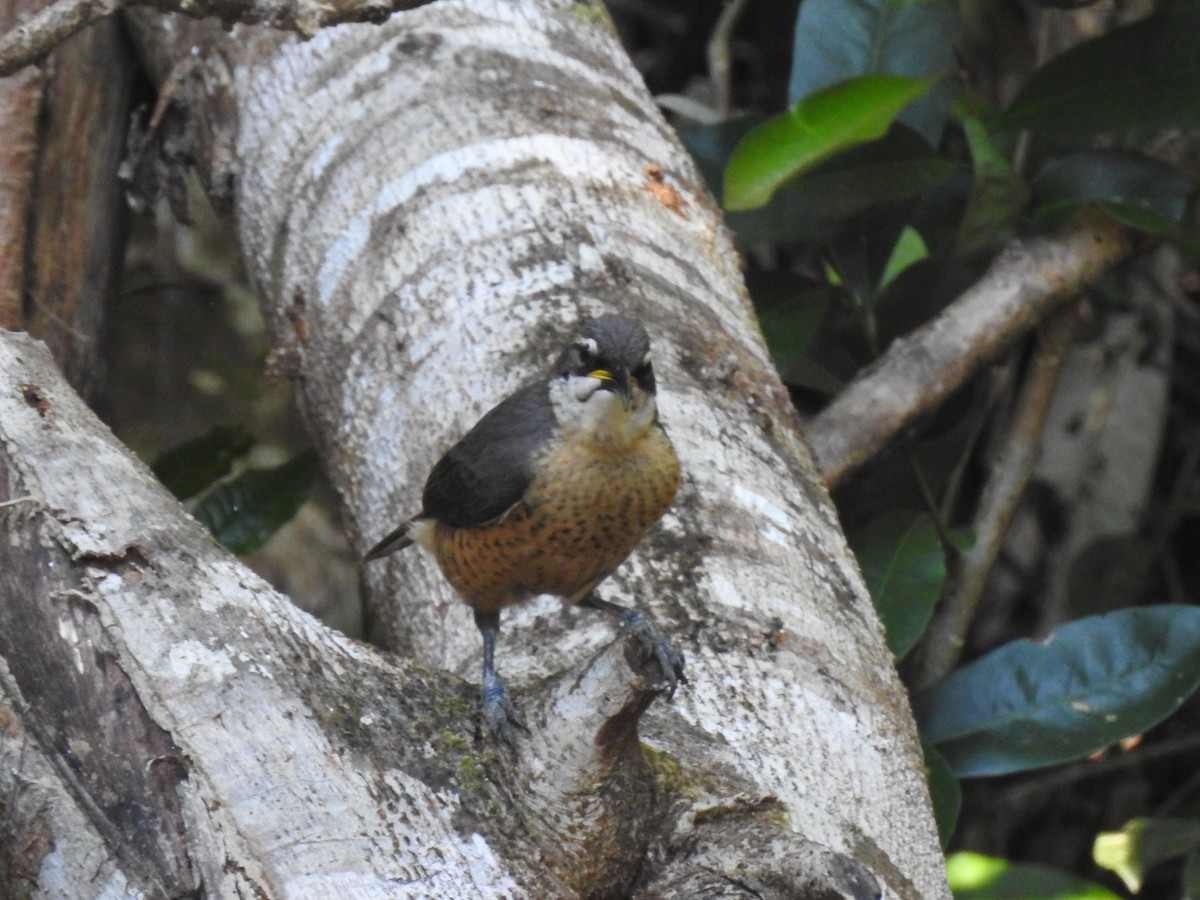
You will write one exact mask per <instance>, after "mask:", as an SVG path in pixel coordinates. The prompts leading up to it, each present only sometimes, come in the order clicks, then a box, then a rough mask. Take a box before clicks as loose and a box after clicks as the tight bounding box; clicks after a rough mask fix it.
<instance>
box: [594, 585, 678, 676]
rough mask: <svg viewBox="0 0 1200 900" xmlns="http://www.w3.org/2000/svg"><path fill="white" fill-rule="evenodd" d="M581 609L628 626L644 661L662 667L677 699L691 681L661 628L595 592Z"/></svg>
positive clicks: (634, 611)
mask: <svg viewBox="0 0 1200 900" xmlns="http://www.w3.org/2000/svg"><path fill="white" fill-rule="evenodd" d="M579 605H580V606H586V607H588V608H589V609H598V610H600V611H601V612H605V613H608V614H609V615H610V616H615V617H616V618H618V619H620V620H621V621H622V622H624V623H625V627H626V628H628V629H629V633H630V634H631V635H632V636H633V639H634V640H635V641H636V642H637V648H638V652H639V653H640V654H641V657H642V661H643V662H649V661H650V660H652V659H653V660H654V661H655V662H657V663H658V668H659V671H661V672H662V676H663V679H664V680H665V681H666V682H667V698H668V699H670V698H671V697H674V696H675V688H677V687H678V686H679V684H680V682H682V683H683V684H687V678H685V677H684V675H683V654H682V653H680V652H679V651H678V650H676V649H675V648H674V647H672V646H671V643H670V642H669V641H668V640H667V639H666V638H665V637H664V636H663V633H662V632H661V631H659V630H658V626H657V625H655V624H654V623H653V622H652V621H650V619H648V618H647V617H646V616H644V615H642V613H640V612H638V611H637V610H636V609H629V608H627V607H624V606H620V605H618V604H616V603H610V602H609V601H607V600H602V599H600V597H599V596H598V595H597V594H596V592H595V591H590V592H589V593H588V594H587V596H585V597H584V598H583V599H582V600H580V601H579Z"/></svg>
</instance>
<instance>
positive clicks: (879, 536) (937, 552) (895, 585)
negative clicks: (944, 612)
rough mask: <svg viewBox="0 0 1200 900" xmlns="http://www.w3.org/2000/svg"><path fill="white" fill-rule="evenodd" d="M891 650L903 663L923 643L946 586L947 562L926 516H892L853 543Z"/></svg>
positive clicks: (881, 518) (897, 512)
mask: <svg viewBox="0 0 1200 900" xmlns="http://www.w3.org/2000/svg"><path fill="white" fill-rule="evenodd" d="M851 546H852V547H853V548H854V553H855V555H856V556H857V557H858V564H859V566H861V567H862V571H863V578H865V579H866V582H867V589H868V590H869V591H870V592H871V600H872V601H873V602H874V604H875V611H876V612H878V613H879V618H880V620H881V621H882V622H883V628H884V631H885V632H886V633H887V642H888V649H889V650H891V651H892V655H893V656H894V657H895V658H896V659H898V660H899V659H903V658H904V656H905V655H906V654H907V653H908V651H909V650H911V649H912V648H913V646H914V645H915V644H916V643H917V641H918V640H919V639H920V637H921V634H922V633H923V632H924V631H925V626H926V625H928V624H929V618H930V616H932V615H933V607H934V605H935V604H936V603H937V600H938V597H939V596H941V593H942V585H943V583H944V582H945V581H946V556H945V553H944V552H943V550H942V544H941V541H940V540H939V539H938V533H937V528H936V527H935V526H934V524H933V520H932V519H931V518H930V517H929V514H928V513H919V512H910V511H906V510H891V511H889V512H885V513H884V514H882V515H880V516H879V517H878V518H876V519H874V520H872V521H871V523H870V524H869V525H868V526H867V529H866V531H865V532H864V533H863V534H862V535H861V537H858V538H856V539H855V540H853V541H852V542H851Z"/></svg>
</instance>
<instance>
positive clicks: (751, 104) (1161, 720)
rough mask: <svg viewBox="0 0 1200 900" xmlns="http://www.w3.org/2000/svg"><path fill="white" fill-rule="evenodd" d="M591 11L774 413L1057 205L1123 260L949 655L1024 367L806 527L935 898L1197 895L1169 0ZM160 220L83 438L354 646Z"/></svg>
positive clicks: (959, 408)
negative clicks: (662, 155)
mask: <svg viewBox="0 0 1200 900" xmlns="http://www.w3.org/2000/svg"><path fill="white" fill-rule="evenodd" d="M609 7H610V11H611V13H612V15H613V18H614V21H615V23H616V25H617V27H618V30H619V32H620V34H621V36H622V39H623V40H624V42H625V44H626V46H627V47H628V49H629V51H630V53H631V55H632V57H633V59H634V60H635V63H636V64H637V65H638V66H639V68H640V70H641V71H642V73H643V75H644V77H645V79H646V82H647V84H648V85H649V87H650V89H651V90H652V91H653V92H654V94H655V96H656V97H658V98H659V101H660V104H661V106H662V108H663V109H664V110H665V111H666V112H667V114H668V116H669V117H670V118H671V120H672V122H673V124H674V125H675V126H676V128H677V129H678V130H679V133H680V135H681V136H682V138H683V139H684V141H685V143H686V144H687V146H688V147H689V149H691V151H692V152H693V154H694V155H695V157H696V159H697V161H698V162H699V164H700V166H701V168H702V170H703V171H704V173H705V176H706V178H707V179H708V182H709V184H710V186H711V187H712V189H713V191H714V193H715V194H716V195H717V196H718V197H719V198H720V199H721V200H722V203H723V204H724V206H725V208H726V210H727V213H728V222H729V224H730V227H731V228H732V230H733V231H734V233H735V235H736V237H737V240H738V243H739V246H740V248H741V250H742V253H743V255H744V256H745V259H746V271H747V279H748V282H749V284H750V287H751V291H752V294H753V297H754V300H755V303H756V305H757V307H758V310H759V315H760V321H761V324H762V327H763V331H764V334H765V336H766V338H767V341H768V344H769V346H770V348H771V350H772V352H773V354H774V356H775V360H776V363H777V365H778V368H779V371H780V374H781V375H782V376H783V378H784V380H785V382H786V383H787V384H788V385H789V387H790V389H791V391H792V396H793V399H794V401H795V403H796V405H797V407H798V408H799V409H800V410H801V412H802V413H804V414H813V413H816V412H817V411H819V410H820V409H822V408H823V407H824V405H825V404H826V403H828V402H829V400H830V398H832V397H834V396H836V395H837V393H838V392H839V391H840V390H841V388H842V387H843V386H844V385H845V384H847V383H848V382H849V381H850V380H851V379H853V378H854V376H855V375H856V373H858V372H859V371H860V370H861V369H862V368H863V367H865V366H868V365H870V364H871V362H872V361H873V360H875V359H876V358H878V357H879V356H880V355H881V354H882V353H883V352H884V351H885V350H886V348H887V347H888V346H889V344H890V343H891V342H892V341H894V340H895V339H896V338H897V337H900V336H902V335H904V334H906V333H908V332H910V331H911V330H912V329H913V328H915V327H917V326H919V325H920V324H922V323H924V322H927V321H930V320H931V319H933V318H935V317H936V316H938V315H939V313H941V312H942V311H943V310H944V309H946V307H947V306H948V305H949V304H951V303H952V302H953V301H954V299H955V298H956V297H957V296H958V295H959V294H960V293H961V292H962V291H963V290H964V289H965V288H966V287H967V286H969V285H970V284H972V283H973V282H974V281H975V280H976V279H978V278H979V277H980V275H981V274H982V273H983V272H984V271H986V269H987V267H988V266H989V264H990V263H991V262H992V260H993V259H994V258H995V255H996V254H997V253H998V252H1000V250H1001V249H1002V248H1003V247H1004V246H1005V245H1006V244H1008V243H1009V242H1011V241H1013V240H1014V239H1019V238H1021V237H1026V236H1030V235H1037V234H1051V233H1053V232H1054V230H1055V229H1057V228H1060V227H1062V226H1063V225H1064V224H1065V223H1068V222H1070V221H1071V220H1072V218H1073V217H1075V216H1077V215H1079V214H1081V212H1083V211H1085V210H1090V211H1093V214H1094V213H1095V212H1097V211H1098V213H1099V214H1101V215H1104V216H1108V217H1111V218H1112V219H1114V220H1116V221H1118V222H1120V223H1122V224H1123V225H1125V226H1127V227H1128V228H1129V229H1131V231H1132V232H1133V233H1134V234H1135V235H1136V240H1137V246H1138V252H1137V253H1136V254H1135V256H1134V258H1133V259H1131V260H1129V261H1128V262H1127V263H1126V264H1124V265H1123V266H1121V267H1120V268H1119V269H1118V270H1116V271H1113V272H1111V273H1109V274H1107V275H1106V276H1105V277H1104V278H1103V279H1101V280H1100V281H1099V282H1098V283H1096V284H1095V285H1093V286H1092V287H1091V288H1089V290H1088V291H1087V292H1086V295H1085V296H1083V297H1081V298H1080V300H1079V301H1078V304H1077V306H1076V307H1075V309H1076V310H1077V312H1076V313H1075V315H1074V322H1073V327H1074V329H1075V338H1074V341H1073V343H1072V345H1071V348H1070V350H1069V351H1068V352H1067V355H1066V359H1065V362H1064V364H1063V367H1062V370H1061V373H1060V374H1059V376H1058V383H1057V385H1056V388H1055V393H1054V398H1053V400H1052V401H1051V403H1050V407H1049V411H1048V414H1047V417H1046V421H1045V424H1044V425H1043V427H1042V428H1041V430H1040V432H1039V433H1038V434H1035V435H1033V436H1032V437H1031V440H1033V441H1034V442H1035V443H1036V453H1037V458H1038V462H1037V463H1036V464H1035V466H1034V469H1033V474H1032V478H1031V479H1030V481H1029V483H1028V485H1026V486H1024V488H1023V489H1022V490H1020V491H1019V494H1018V495H1016V496H1013V497H1012V498H1009V499H1011V501H1012V504H1013V506H1014V508H1015V513H1014V515H1013V519H1012V523H1011V525H1010V526H1009V527H1008V528H1007V529H1006V536H1005V538H1004V542H1003V545H1002V547H1001V549H1000V552H999V555H998V557H997V559H996V561H995V563H994V565H993V566H992V567H991V571H990V574H989V577H988V578H987V580H986V584H985V586H984V588H983V590H982V593H981V594H980V595H979V596H978V597H977V598H976V600H975V602H974V605H973V610H974V612H973V615H971V616H970V618H969V626H968V627H967V629H966V631H965V634H964V635H963V636H962V647H961V653H958V651H957V647H955V648H952V650H951V652H949V653H948V652H947V650H946V648H945V647H944V646H943V647H939V646H936V643H937V641H938V640H943V639H944V634H942V633H939V632H938V631H937V629H936V628H934V627H931V622H936V621H937V619H938V617H939V616H940V615H942V614H943V612H944V610H945V609H946V608H947V607H948V606H952V605H953V604H954V603H956V602H958V598H960V597H961V595H962V593H963V591H962V587H961V584H960V583H959V580H960V579H959V575H960V573H961V571H962V560H963V557H964V554H969V553H971V552H972V549H973V548H974V547H975V546H976V540H977V535H979V534H982V533H984V532H983V528H984V527H986V525H987V523H986V521H984V520H983V517H985V516H986V515H987V514H988V513H987V506H986V504H984V503H982V502H981V501H982V498H983V497H984V493H985V490H986V488H987V486H988V484H989V480H990V479H991V478H992V477H993V468H994V465H995V458H996V456H995V454H996V448H997V446H999V444H1000V443H1001V442H1002V440H1003V439H1004V438H1005V436H1006V435H1007V434H1008V433H1009V432H1010V431H1011V429H1012V427H1013V422H1014V420H1015V418H1016V416H1017V413H1018V412H1019V405H1020V403H1021V402H1022V401H1021V396H1022V395H1021V387H1022V384H1023V383H1024V382H1025V381H1026V380H1028V379H1029V378H1031V377H1032V375H1031V374H1030V373H1031V371H1032V370H1033V369H1034V368H1035V366H1034V364H1033V361H1034V359H1035V357H1036V352H1037V351H1036V346H1035V345H1036V341H1035V340H1034V339H1033V338H1032V337H1026V339H1025V340H1023V341H1021V342H1018V345H1017V347H1016V348H1015V349H1014V350H1013V351H1012V352H1011V354H1010V355H1009V357H1008V358H1007V359H1004V360H1000V361H997V362H995V363H993V364H991V365H988V366H984V367H982V368H981V369H980V371H979V373H978V374H977V375H976V376H975V377H974V378H973V379H972V380H971V381H970V382H969V383H968V384H966V385H965V386H964V387H962V388H961V389H960V390H959V391H958V393H957V394H956V395H955V396H954V397H952V398H951V399H950V400H949V401H947V402H946V403H945V404H944V405H943V406H942V408H941V409H939V410H938V411H937V412H936V413H934V414H933V415H932V416H930V417H929V419H928V421H926V422H925V423H924V424H923V426H922V427H921V428H920V429H918V430H916V431H915V432H913V433H911V434H907V435H905V436H903V438H902V439H901V440H900V441H898V442H896V444H895V446H894V447H893V448H891V449H890V450H889V452H887V453H885V454H883V455H882V456H881V457H879V458H877V459H873V460H870V461H869V462H868V464H867V465H865V466H863V467H862V468H861V469H860V470H859V471H858V472H856V473H855V474H854V475H853V476H852V477H850V478H848V479H846V480H845V481H843V482H841V483H839V484H838V485H837V486H836V488H835V491H834V499H835V502H836V503H837V504H838V507H839V510H840V512H841V515H842V518H843V522H844V525H845V527H846V530H847V533H848V534H849V535H850V537H851V541H852V544H853V546H854V548H855V550H856V552H857V553H858V556H859V561H860V563H861V565H862V568H863V571H864V574H865V576H866V578H867V582H868V585H869V587H870V590H871V592H872V596H873V598H874V600H875V602H876V604H877V608H878V610H879V612H880V615H881V618H882V619H883V621H884V623H885V627H886V629H887V637H888V643H889V647H890V649H891V650H892V652H893V654H894V656H895V658H896V662H897V665H898V666H899V668H900V672H901V675H902V676H903V677H904V679H905V681H906V683H907V684H908V685H909V687H910V689H911V693H912V697H913V706H914V712H915V714H916V716H917V721H918V724H919V726H920V729H921V733H922V737H923V741H924V746H925V751H926V762H927V766H928V772H929V780H930V786H931V791H932V794H933V797H934V800H935V805H936V807H937V812H938V819H939V827H940V829H941V833H942V837H943V841H944V843H945V845H946V848H947V853H948V872H949V873H950V876H951V880H952V883H953V885H954V888H955V892H956V895H957V896H959V897H971V898H999V897H1012V898H1035V897H1045V898H1050V897H1060V898H1061V897H1112V896H1133V895H1135V894H1137V895H1140V896H1146V897H1154V898H1160V897H1161V898H1174V897H1185V896H1186V897H1200V852H1198V848H1200V774H1198V772H1200V766H1197V762H1200V705H1198V702H1197V700H1196V687H1197V684H1198V683H1200V610H1198V609H1197V607H1196V605H1195V597H1196V592H1197V588H1198V587H1200V554H1197V553H1196V551H1195V548H1196V547H1197V540H1198V539H1200V485H1198V482H1197V474H1198V469H1200V365H1198V363H1200V358H1198V354H1200V307H1198V305H1197V303H1198V300H1200V268H1198V267H1197V260H1198V259H1200V214H1198V210H1197V183H1198V179H1200V141H1198V140H1197V137H1198V135H1197V131H1196V129H1197V128H1198V127H1200V49H1198V45H1200V38H1198V35H1200V0H1174V2H1160V3H1157V4H1156V3H1152V2H1147V0H1130V2H1114V0H1103V2H1087V0H1081V2H1071V0H1061V2H1057V3H1050V2H1043V3H1037V2H1030V0H1026V2H1017V0H962V2H959V3H955V2H952V0H909V2H905V0H803V2H802V3H796V2H768V0H748V2H747V0H731V2H728V3H726V2H720V0H636V2H635V0H612V2H610V3H609ZM150 193H152V191H151V192H150ZM175 205H176V207H178V206H179V204H178V202H176V204H175ZM187 208H188V211H189V215H190V217H191V219H192V224H190V225H186V226H182V225H174V224H171V223H172V219H173V216H172V214H171V212H170V211H169V210H168V209H167V208H166V205H165V202H159V203H158V204H157V206H156V207H153V206H152V208H151V212H152V213H153V214H148V215H144V216H143V217H141V218H140V219H139V220H138V221H137V222H136V223H135V237H136V239H135V240H134V241H133V242H132V243H131V245H130V251H129V258H128V259H127V261H126V275H125V289H124V291H123V294H122V300H121V309H120V310H119V313H118V315H117V316H115V317H114V319H113V321H114V323H115V327H114V330H113V332H112V335H111V338H110V341H109V348H108V354H107V359H108V362H109V366H110V379H109V396H110V397H111V398H118V397H129V396H137V397H141V398H142V401H143V402H139V403H132V404H131V403H128V402H110V403H108V404H107V405H106V406H105V407H104V408H105V410H106V412H107V417H108V419H109V421H110V424H112V425H113V427H114V429H115V430H116V431H117V432H118V434H119V435H120V436H122V437H123V438H124V439H125V440H126V441H127V442H128V443H130V444H131V445H132V446H134V447H135V448H136V449H138V450H139V452H141V453H142V454H143V455H144V456H145V457H146V458H147V459H148V460H151V461H153V462H154V465H155V469H156V471H157V472H158V473H159V475H160V477H162V478H163V480H164V481H165V482H166V483H167V484H168V485H169V486H170V487H171V488H172V490H174V491H175V492H176V494H177V495H178V496H179V497H180V498H181V499H184V500H185V501H186V502H187V503H188V504H189V505H190V506H191V508H192V509H193V511H194V512H195V514H196V515H197V517H198V518H199V519H201V521H204V522H205V523H206V524H208V525H209V527H210V528H211V529H212V530H213V532H214V535H215V536H216V537H217V539H219V540H220V541H222V542H223V543H225V544H226V545H227V546H229V547H230V548H231V549H234V550H235V551H236V552H238V553H242V554H245V555H246V558H247V559H248V560H249V561H250V562H251V564H252V565H254V566H255V567H256V568H257V569H258V570H259V571H260V572H262V573H263V574H264V575H266V576H267V577H268V578H270V579H272V580H273V581H274V582H275V583H276V584H277V585H278V586H280V587H281V588H282V589H283V590H285V591H286V592H287V593H289V594H290V595H291V596H292V597H293V598H294V599H296V600H297V602H299V603H300V604H301V605H303V606H305V607H306V608H308V609H310V610H312V611H314V612H317V613H318V614H320V615H322V616H323V617H324V618H326V620H328V621H330V622H331V623H332V624H334V625H336V626H337V627H340V628H342V629H344V630H347V631H349V632H350V633H361V632H362V630H363V617H362V615H361V611H360V609H359V605H358V604H359V599H358V597H359V592H358V585H357V569H356V563H355V560H354V557H353V554H352V553H351V552H350V550H349V548H348V547H346V545H345V543H344V541H343V540H342V539H341V537H340V535H339V531H338V527H337V514H336V508H335V504H334V502H333V500H332V497H331V493H330V492H329V491H328V489H327V488H326V487H324V486H323V484H322V482H321V479H320V475H319V472H318V470H317V465H316V462H315V459H314V458H313V456H312V454H311V452H310V451H309V450H308V449H307V447H306V444H305V439H304V437H303V428H302V425H301V423H300V421H299V419H298V417H297V416H296V413H295V411H294V409H293V407H292V404H291V399H290V391H289V389H288V387H287V386H286V384H284V383H283V380H279V381H277V382H274V383H272V384H270V385H269V386H268V387H267V388H266V389H264V388H263V385H262V378H261V373H262V371H263V369H264V368H267V369H268V370H270V369H272V367H273V366H275V365H276V363H274V362H273V361H271V360H270V359H269V354H268V348H269V342H268V340H267V338H266V336H265V332H264V330H263V326H262V322H261V321H260V320H259V319H258V317H257V313H256V311H255V309H254V302H253V298H252V297H251V295H250V293H249V291H248V290H247V289H246V287H245V285H244V283H243V280H242V278H241V276H240V274H239V272H238V269H237V265H236V262H232V261H233V260H236V253H235V252H234V251H233V249H232V247H230V246H229V245H228V243H227V242H226V241H224V240H223V239H222V237H221V229H220V228H219V227H217V226H216V225H215V224H214V223H213V222H212V221H211V220H210V215H211V214H210V213H209V212H208V211H207V210H206V208H205V207H204V204H203V201H202V200H201V199H200V197H199V193H198V192H193V194H192V196H190V198H189V201H188V203H187ZM146 385H152V386H153V387H152V388H151V389H149V390H147V387H146ZM955 657H957V659H956V661H955V662H954V664H953V665H952V666H947V665H943V666H940V667H939V666H936V665H933V664H931V663H930V662H929V660H931V659H933V660H936V659H955Z"/></svg>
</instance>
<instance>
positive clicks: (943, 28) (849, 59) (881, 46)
mask: <svg viewBox="0 0 1200 900" xmlns="http://www.w3.org/2000/svg"><path fill="white" fill-rule="evenodd" d="M958 39H959V20H958V13H957V10H956V7H955V4H954V3H953V2H952V0H917V2H913V0H804V2H803V3H801V4H800V14H799V16H798V17H797V18H796V30H795V38H794V41H793V45H792V73H791V78H790V80H789V83H788V102H789V103H795V102H797V101H798V100H801V99H802V98H804V97H807V96H809V95H810V94H814V93H816V92H817V91H819V90H821V89H823V88H826V87H828V86H829V85H831V84H834V83H836V82H838V81H843V80H845V79H847V78H856V77H858V76H861V75H911V76H918V77H919V76H927V75H937V74H940V73H943V72H947V71H951V70H953V69H955V68H957V66H958V63H957V60H956V58H955V54H954V45H955V44H956V43H957V41H958ZM952 90H953V86H952V85H951V84H950V83H949V82H943V83H941V84H938V85H937V86H936V87H935V88H933V89H932V90H931V91H930V92H929V93H928V94H927V95H925V96H924V97H922V98H920V99H919V100H917V101H916V102H914V103H913V104H912V105H911V106H910V107H908V108H907V109H906V110H904V112H903V113H902V114H901V116H900V119H901V121H902V122H904V123H905V124H906V125H908V126H910V127H911V128H913V129H915V130H916V131H917V132H918V133H919V134H920V135H921V136H922V137H923V138H924V139H925V142H926V143H927V144H929V145H936V144H937V142H938V140H939V138H940V137H941V133H942V126H943V125H944V124H945V118H946V108H947V106H948V103H949V99H950V96H951V93H952Z"/></svg>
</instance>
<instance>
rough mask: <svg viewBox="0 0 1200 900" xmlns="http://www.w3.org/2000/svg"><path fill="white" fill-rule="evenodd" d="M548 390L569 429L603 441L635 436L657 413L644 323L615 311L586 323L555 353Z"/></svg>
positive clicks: (643, 430)
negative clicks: (572, 338) (557, 356)
mask: <svg viewBox="0 0 1200 900" xmlns="http://www.w3.org/2000/svg"><path fill="white" fill-rule="evenodd" d="M550 395H551V399H552V400H553V402H554V410H555V416H556V417H557V419H558V422H559V424H560V425H561V426H562V427H563V428H564V429H566V430H568V431H573V432H579V433H581V434H582V435H585V436H587V437H589V438H591V439H592V440H595V441H598V442H603V443H612V442H615V443H627V442H630V441H632V440H634V439H636V438H637V437H639V436H640V435H641V434H642V433H644V432H645V431H646V429H647V428H649V427H650V426H651V425H653V424H654V421H655V418H656V417H657V405H656V403H655V383H654V367H653V365H652V364H651V362H650V337H649V336H648V335H647V334H646V329H644V328H643V327H642V326H641V325H639V324H638V323H637V322H635V321H633V320H632V319H628V318H626V317H624V316H619V315H615V314H613V313H609V314H606V315H603V316H600V317H599V318H596V319H593V320H591V321H590V322H588V323H586V324H585V325H584V326H583V328H582V329H581V331H580V333H579V336H578V337H577V338H575V340H573V341H572V342H571V343H570V344H568V345H567V347H566V349H564V350H563V352H562V354H561V355H560V356H559V358H558V362H557V363H556V364H555V367H554V377H553V378H552V380H551V385H550Z"/></svg>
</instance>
